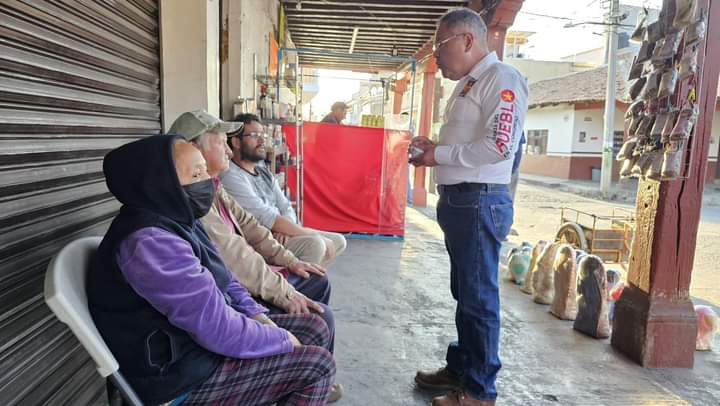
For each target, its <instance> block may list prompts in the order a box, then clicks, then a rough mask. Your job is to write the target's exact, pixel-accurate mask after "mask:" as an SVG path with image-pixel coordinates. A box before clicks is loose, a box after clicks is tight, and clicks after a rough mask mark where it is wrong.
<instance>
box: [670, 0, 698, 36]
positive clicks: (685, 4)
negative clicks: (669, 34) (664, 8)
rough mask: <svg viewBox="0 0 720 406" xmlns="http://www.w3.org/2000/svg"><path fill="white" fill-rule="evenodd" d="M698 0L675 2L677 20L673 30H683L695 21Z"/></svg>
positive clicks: (674, 19) (679, 0)
mask: <svg viewBox="0 0 720 406" xmlns="http://www.w3.org/2000/svg"><path fill="white" fill-rule="evenodd" d="M696 8H697V1H696V0H675V18H673V28H675V29H676V30H680V29H683V28H685V27H687V26H688V25H690V24H692V23H693V22H694V21H695V9H696Z"/></svg>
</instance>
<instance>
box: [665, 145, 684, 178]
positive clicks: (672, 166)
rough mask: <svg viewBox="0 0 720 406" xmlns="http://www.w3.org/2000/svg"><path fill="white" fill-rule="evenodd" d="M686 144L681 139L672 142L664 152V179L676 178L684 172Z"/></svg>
mask: <svg viewBox="0 0 720 406" xmlns="http://www.w3.org/2000/svg"><path fill="white" fill-rule="evenodd" d="M684 154H685V144H684V143H683V142H680V141H675V142H670V143H668V144H667V146H666V148H665V152H663V164H662V173H661V176H662V178H661V179H662V180H675V179H677V178H678V177H679V176H680V175H681V173H682V165H683V158H684Z"/></svg>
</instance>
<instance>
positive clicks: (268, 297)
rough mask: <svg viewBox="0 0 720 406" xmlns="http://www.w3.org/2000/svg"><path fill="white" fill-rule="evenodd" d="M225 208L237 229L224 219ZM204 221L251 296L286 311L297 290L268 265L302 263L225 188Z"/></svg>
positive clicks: (216, 244)
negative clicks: (228, 224)
mask: <svg viewBox="0 0 720 406" xmlns="http://www.w3.org/2000/svg"><path fill="white" fill-rule="evenodd" d="M221 204H222V205H224V206H225V208H226V209H227V211H228V213H229V214H230V219H231V220H232V222H233V224H234V225H235V227H234V229H231V228H230V227H228V226H227V224H225V222H224V221H223V219H222V217H221V216H220V206H219V205H221ZM201 221H202V224H203V226H204V227H205V231H207V233H208V235H209V236H210V239H211V240H212V241H213V243H215V246H217V248H218V250H219V251H220V255H221V256H222V258H223V260H224V261H225V264H226V265H227V266H228V268H229V269H230V271H232V273H233V274H235V276H236V277H237V278H238V281H240V283H241V284H242V285H243V286H245V287H246V288H247V289H248V291H250V294H252V295H253V296H255V297H259V298H261V299H263V300H265V301H267V302H270V303H272V304H274V305H275V306H278V307H283V308H284V307H285V306H286V305H287V303H288V302H289V301H290V300H291V299H292V298H293V297H294V295H295V292H296V291H295V288H294V287H293V286H292V285H291V284H290V283H288V281H287V280H285V278H283V276H282V275H281V274H280V273H278V272H273V271H271V270H270V268H268V266H267V264H271V265H278V266H288V265H290V264H292V263H294V262H296V261H298V259H297V258H296V257H295V255H293V253H292V252H290V251H289V250H287V249H285V248H284V247H283V246H282V245H281V244H280V243H279V242H277V241H276V240H275V239H274V238H273V236H272V234H271V232H270V230H268V229H267V228H265V227H263V226H262V225H260V223H258V221H257V219H255V217H254V216H253V215H252V214H250V212H247V211H245V210H244V209H243V208H242V207H240V205H239V204H237V202H236V201H235V199H233V198H232V197H231V196H230V195H229V194H228V193H227V192H226V191H225V189H224V188H223V186H222V184H219V185H218V187H217V191H216V193H215V202H214V203H213V206H212V208H211V209H210V212H209V213H208V214H207V215H206V216H205V217H203V218H202V219H201Z"/></svg>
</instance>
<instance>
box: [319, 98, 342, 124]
mask: <svg viewBox="0 0 720 406" xmlns="http://www.w3.org/2000/svg"><path fill="white" fill-rule="evenodd" d="M347 111H348V105H347V104H345V103H343V102H335V103H333V105H332V107H331V108H330V112H329V113H328V114H327V115H326V116H325V117H323V119H322V122H323V123H330V124H342V121H343V120H345V117H346V116H347Z"/></svg>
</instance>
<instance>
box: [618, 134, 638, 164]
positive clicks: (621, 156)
mask: <svg viewBox="0 0 720 406" xmlns="http://www.w3.org/2000/svg"><path fill="white" fill-rule="evenodd" d="M636 145H637V138H635V137H632V138H630V139H628V140H627V141H625V142H624V143H623V145H622V147H620V151H618V154H617V157H615V160H617V161H624V160H626V159H628V158H630V157H631V156H632V154H633V151H635V146H636Z"/></svg>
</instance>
